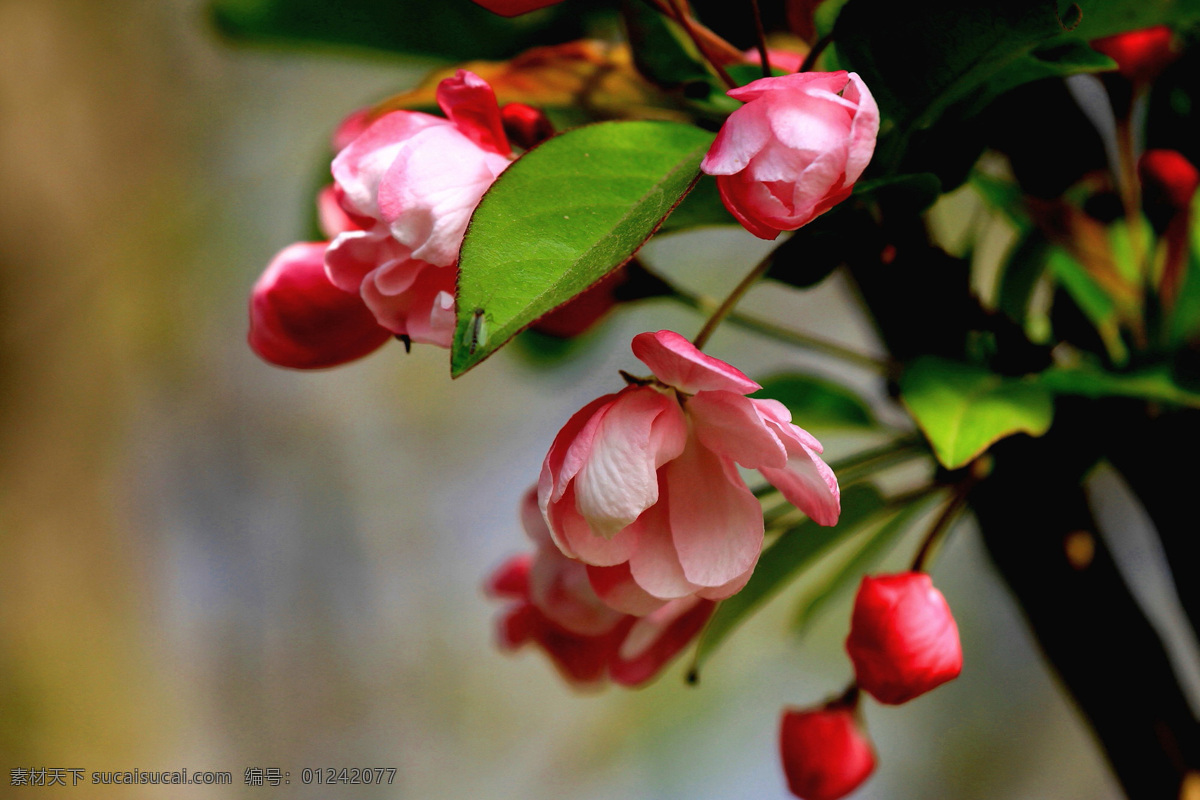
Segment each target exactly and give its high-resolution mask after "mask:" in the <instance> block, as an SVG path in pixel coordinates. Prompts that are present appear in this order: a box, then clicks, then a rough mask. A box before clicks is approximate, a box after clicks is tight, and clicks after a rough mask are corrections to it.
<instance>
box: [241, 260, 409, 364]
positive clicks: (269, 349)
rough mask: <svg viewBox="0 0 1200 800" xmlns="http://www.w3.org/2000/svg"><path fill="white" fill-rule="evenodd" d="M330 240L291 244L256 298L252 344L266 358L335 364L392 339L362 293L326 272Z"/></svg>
mask: <svg viewBox="0 0 1200 800" xmlns="http://www.w3.org/2000/svg"><path fill="white" fill-rule="evenodd" d="M327 244H328V243H327V242H299V243H297V244H293V245H291V246H289V247H285V248H284V249H283V250H282V251H280V252H279V254H278V255H276V256H275V258H274V259H273V260H272V261H271V264H270V265H269V266H268V267H267V269H266V271H265V272H263V274H262V277H260V278H259V279H258V283H256V284H255V285H254V291H253V292H252V293H251V296H250V333H249V337H248V338H249V341H250V347H251V349H253V350H254V352H255V353H257V354H258V356H259V357H260V358H262V359H263V360H264V361H269V362H270V363H272V364H275V365H276V366H280V367H291V368H292V369H320V368H322V367H332V366H336V365H338V364H342V363H345V362H347V361H353V360H354V359H356V358H359V357H361V356H365V355H366V354H367V353H370V352H372V351H373V350H375V349H377V348H378V347H380V346H381V345H382V344H383V343H384V342H386V341H387V340H388V339H389V338H391V334H390V332H389V331H387V330H386V329H384V328H382V327H380V325H379V324H378V323H377V322H376V321H375V315H374V314H372V313H371V311H370V310H369V309H368V308H367V306H366V305H365V304H364V303H363V300H362V298H361V297H359V296H358V295H357V294H353V293H351V292H344V291H342V290H341V289H339V288H338V287H336V286H334V285H333V284H332V283H331V282H330V281H329V277H328V276H327V275H326V274H325V248H326V246H327Z"/></svg>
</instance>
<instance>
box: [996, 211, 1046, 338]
mask: <svg viewBox="0 0 1200 800" xmlns="http://www.w3.org/2000/svg"><path fill="white" fill-rule="evenodd" d="M1049 255H1050V243H1049V242H1047V241H1046V237H1045V236H1043V235H1042V234H1041V232H1039V231H1034V230H1027V231H1025V233H1024V234H1023V235H1022V236H1021V238H1020V239H1018V240H1017V243H1016V244H1015V245H1013V247H1012V249H1011V250H1010V251H1009V252H1008V255H1007V256H1006V257H1005V259H1004V264H1003V265H1002V266H1001V271H1000V277H999V279H998V280H997V281H996V287H997V288H996V308H997V309H999V310H1000V311H1001V312H1003V313H1005V314H1007V315H1008V316H1009V317H1010V318H1011V319H1013V320H1014V321H1015V322H1017V323H1018V324H1019V325H1021V326H1022V327H1026V321H1027V318H1028V316H1029V303H1030V301H1031V300H1032V298H1033V290H1034V288H1035V287H1036V286H1037V283H1038V280H1039V279H1040V278H1041V277H1042V275H1043V273H1045V271H1046V261H1047V258H1048V257H1049ZM1026 329H1027V330H1028V327H1026Z"/></svg>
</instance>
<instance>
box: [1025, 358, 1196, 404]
mask: <svg viewBox="0 0 1200 800" xmlns="http://www.w3.org/2000/svg"><path fill="white" fill-rule="evenodd" d="M1039 382H1040V383H1041V384H1042V385H1043V386H1045V387H1046V388H1047V389H1049V390H1050V391H1052V392H1055V393H1056V394H1074V395H1082V396H1084V397H1097V398H1098V397H1114V396H1115V397H1138V398H1141V399H1144V400H1153V401H1155V402H1160V403H1173V404H1175V405H1181V406H1190V407H1192V408H1200V394H1197V393H1196V392H1190V391H1187V390H1186V389H1183V388H1180V387H1179V386H1177V385H1176V384H1175V382H1174V381H1173V380H1172V379H1171V372H1170V369H1169V368H1168V367H1167V366H1166V365H1163V366H1157V367H1150V368H1148V369H1140V370H1137V371H1135V372H1104V371H1102V370H1100V369H1093V368H1089V367H1053V368H1051V369H1048V370H1046V371H1045V372H1043V373H1042V374H1041V375H1040V376H1039Z"/></svg>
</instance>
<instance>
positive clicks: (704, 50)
mask: <svg viewBox="0 0 1200 800" xmlns="http://www.w3.org/2000/svg"><path fill="white" fill-rule="evenodd" d="M666 3H667V6H668V8H669V9H670V13H667V11H666V10H665V9H664V8H663V7H662V5H659V10H660V11H663V13H666V14H667V16H669V17H670V18H671V19H673V20H675V21H676V22H678V23H679V24H680V26H682V27H683V30H684V32H686V33H687V35H688V38H689V39H691V40H692V44H694V45H696V49H697V50H699V51H700V54H701V55H702V56H704V60H705V61H707V62H708V63H709V64H710V65H711V66H712V68H713V69H714V70H715V71H716V73H717V75H718V76H720V78H721V80H722V81H724V82H725V85H726V86H728V87H729V88H730V89H736V88H737V87H738V82H737V81H735V80H734V79H733V77H732V76H731V75H730V74H729V73H728V72H727V71H726V70H725V67H724V65H723V64H722V63H721V60H720V59H718V58H716V57H715V56H714V55H713V53H712V51H711V50H710V49H709V44H711V43H712V42H711V40H712V39H713V38H714V37H716V34H714V33H712V32H711V31H708V30H707V29H705V32H707V33H708V36H707V37H705V36H704V35H703V34H702V33H701V31H700V29H699V26H698V25H697V23H696V21H695V20H694V19H692V16H691V14H690V13H689V12H688V11H687V9H686V8H685V7H684V5H683V3H682V2H681V0H666ZM706 39H708V41H706ZM739 56H740V54H739Z"/></svg>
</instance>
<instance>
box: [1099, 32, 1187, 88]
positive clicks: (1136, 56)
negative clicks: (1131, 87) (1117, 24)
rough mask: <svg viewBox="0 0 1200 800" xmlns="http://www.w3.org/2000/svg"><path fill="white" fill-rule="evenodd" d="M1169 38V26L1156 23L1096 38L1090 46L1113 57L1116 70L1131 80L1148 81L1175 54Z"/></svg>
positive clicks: (1175, 55) (1173, 57)
mask: <svg viewBox="0 0 1200 800" xmlns="http://www.w3.org/2000/svg"><path fill="white" fill-rule="evenodd" d="M1172 38H1173V37H1172V36H1171V29H1170V28H1168V27H1167V26H1166V25H1155V26H1154V27H1152V28H1143V29H1141V30H1136V31H1126V32H1125V33H1118V34H1116V35H1115V36H1105V37H1104V38H1103V39H1096V40H1095V41H1094V42H1092V47H1093V48H1095V49H1096V50H1099V51H1100V52H1101V53H1104V55H1106V56H1108V57H1109V58H1111V59H1112V60H1113V61H1116V62H1117V71H1118V72H1120V73H1121V74H1122V75H1124V76H1125V77H1126V78H1128V79H1129V80H1130V81H1132V82H1133V83H1137V84H1147V83H1150V82H1151V81H1153V80H1154V79H1155V78H1157V77H1158V76H1159V74H1160V73H1162V71H1163V70H1164V69H1166V68H1167V67H1168V66H1170V64H1171V62H1172V61H1174V60H1175V59H1176V58H1178V56H1179V54H1178V53H1177V52H1176V51H1175V49H1174V48H1173V46H1172Z"/></svg>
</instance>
